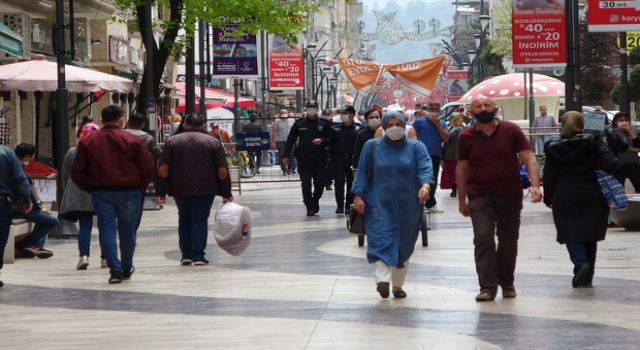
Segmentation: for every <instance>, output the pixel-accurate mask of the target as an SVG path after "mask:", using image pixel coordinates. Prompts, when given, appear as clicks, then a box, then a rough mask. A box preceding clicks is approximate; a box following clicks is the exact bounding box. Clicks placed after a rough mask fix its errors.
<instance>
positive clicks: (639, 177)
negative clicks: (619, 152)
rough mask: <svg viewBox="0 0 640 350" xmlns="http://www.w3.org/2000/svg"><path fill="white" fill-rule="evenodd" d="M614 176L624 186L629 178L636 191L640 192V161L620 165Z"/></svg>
mask: <svg viewBox="0 0 640 350" xmlns="http://www.w3.org/2000/svg"><path fill="white" fill-rule="evenodd" d="M613 176H614V177H615V178H616V179H617V180H618V181H620V183H621V184H622V186H624V181H625V180H626V179H629V181H631V184H632V185H633V188H634V189H635V191H636V193H640V163H638V164H633V165H627V164H625V165H623V166H622V167H620V166H618V168H617V169H616V171H615V172H614V174H613Z"/></svg>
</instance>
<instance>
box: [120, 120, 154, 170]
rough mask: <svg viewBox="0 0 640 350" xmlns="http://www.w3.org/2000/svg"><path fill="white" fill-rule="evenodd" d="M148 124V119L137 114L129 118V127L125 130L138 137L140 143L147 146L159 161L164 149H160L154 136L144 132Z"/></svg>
mask: <svg viewBox="0 0 640 350" xmlns="http://www.w3.org/2000/svg"><path fill="white" fill-rule="evenodd" d="M146 124H147V117H145V116H144V114H142V113H139V112H136V113H134V114H133V115H132V116H130V117H129V121H128V122H127V126H128V127H127V128H126V129H124V130H125V131H127V132H129V133H132V134H133V135H135V136H137V137H138V138H139V139H140V141H142V143H144V144H145V145H146V146H147V148H148V149H149V152H151V155H152V156H153V158H154V159H158V158H160V154H162V148H160V146H159V145H158V143H157V142H156V140H154V139H153V136H151V135H150V134H149V133H148V132H146V131H144V130H142V129H144V127H145V125H146Z"/></svg>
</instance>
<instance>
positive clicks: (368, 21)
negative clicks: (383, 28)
mask: <svg viewBox="0 0 640 350" xmlns="http://www.w3.org/2000/svg"><path fill="white" fill-rule="evenodd" d="M451 2H452V1H451V0H363V4H364V12H363V21H364V22H365V28H364V31H365V32H368V33H373V32H375V31H376V28H377V24H378V20H377V18H376V16H375V14H374V13H373V12H372V10H373V9H376V10H378V11H381V12H383V13H385V14H389V13H391V12H396V16H395V21H396V22H398V23H399V24H400V25H402V27H403V31H405V32H411V31H414V30H415V28H414V27H413V23H414V21H415V20H416V19H421V20H423V21H424V22H427V23H428V21H429V20H430V19H431V18H435V19H437V20H438V21H439V22H440V23H441V26H440V28H441V29H444V28H447V27H449V26H451V25H452V24H453V13H454V6H453V5H452V4H451ZM441 39H445V40H448V34H446V36H444V37H439V38H433V39H429V40H426V41H410V40H404V41H402V42H400V43H398V44H395V45H386V44H381V43H380V42H379V41H377V40H376V41H373V42H372V43H373V44H375V45H376V51H375V52H376V61H377V62H380V63H400V62H406V61H412V60H418V59H423V58H429V57H433V50H432V49H431V46H430V45H429V44H432V43H440V42H441Z"/></svg>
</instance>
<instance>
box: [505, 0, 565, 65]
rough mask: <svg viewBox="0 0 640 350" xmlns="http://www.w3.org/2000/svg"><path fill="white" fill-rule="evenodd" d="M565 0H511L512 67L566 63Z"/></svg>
mask: <svg viewBox="0 0 640 350" xmlns="http://www.w3.org/2000/svg"><path fill="white" fill-rule="evenodd" d="M564 1H565V0H550V1H537V0H513V4H512V12H511V13H512V14H511V20H512V27H511V35H512V42H513V44H512V45H513V47H512V48H513V66H514V68H543V67H564V66H566V65H567V44H566V35H565V16H564Z"/></svg>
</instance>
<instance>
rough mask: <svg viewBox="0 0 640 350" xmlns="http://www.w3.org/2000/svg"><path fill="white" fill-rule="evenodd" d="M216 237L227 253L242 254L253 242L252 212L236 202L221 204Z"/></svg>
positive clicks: (217, 216)
mask: <svg viewBox="0 0 640 350" xmlns="http://www.w3.org/2000/svg"><path fill="white" fill-rule="evenodd" d="M214 237H215V239H216V242H217V243H218V246H220V248H222V249H223V250H224V251H226V252H227V253H229V254H231V255H234V256H238V255H240V254H242V252H244V250H245V249H247V247H248V246H249V242H250V241H251V210H250V209H249V208H247V207H245V206H242V205H240V204H236V203H234V202H228V203H220V206H219V207H218V211H217V212H216V226H215V234H214Z"/></svg>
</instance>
